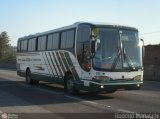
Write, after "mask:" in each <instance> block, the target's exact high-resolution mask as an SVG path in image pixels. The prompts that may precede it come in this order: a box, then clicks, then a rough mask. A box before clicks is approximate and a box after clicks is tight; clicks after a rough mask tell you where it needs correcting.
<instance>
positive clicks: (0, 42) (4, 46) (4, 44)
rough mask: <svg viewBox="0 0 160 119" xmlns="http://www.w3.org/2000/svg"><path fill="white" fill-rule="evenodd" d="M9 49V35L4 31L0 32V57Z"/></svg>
mask: <svg viewBox="0 0 160 119" xmlns="http://www.w3.org/2000/svg"><path fill="white" fill-rule="evenodd" d="M8 50H9V36H8V34H7V32H6V31H3V32H2V33H1V34H0V58H2V57H3V56H4V55H5V54H7V53H8Z"/></svg>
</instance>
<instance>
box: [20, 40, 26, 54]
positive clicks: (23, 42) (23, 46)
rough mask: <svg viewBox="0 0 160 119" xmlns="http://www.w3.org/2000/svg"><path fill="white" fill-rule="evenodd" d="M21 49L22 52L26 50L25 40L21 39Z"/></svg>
mask: <svg viewBox="0 0 160 119" xmlns="http://www.w3.org/2000/svg"><path fill="white" fill-rule="evenodd" d="M21 51H22V52H25V51H27V40H23V41H21Z"/></svg>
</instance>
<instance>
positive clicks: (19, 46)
mask: <svg viewBox="0 0 160 119" xmlns="http://www.w3.org/2000/svg"><path fill="white" fill-rule="evenodd" d="M20 48H21V44H20V41H18V47H17V51H18V52H20V50H21V49H20Z"/></svg>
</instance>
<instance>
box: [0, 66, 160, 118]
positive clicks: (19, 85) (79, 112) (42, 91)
mask: <svg viewBox="0 0 160 119" xmlns="http://www.w3.org/2000/svg"><path fill="white" fill-rule="evenodd" d="M0 113H1V114H3V115H0V119H1V116H2V117H3V116H4V117H5V116H6V115H5V114H7V116H8V117H10V118H18V119H20V118H26V119H28V118H34V119H36V118H37V119H44V118H45V119H53V117H54V119H57V118H58V119H66V118H70V119H78V118H83V119H85V118H87V119H94V118H97V119H100V118H101V119H102V118H106V119H110V118H121V117H116V116H117V115H116V114H117V113H131V114H132V113H134V114H135V113H136V114H141V113H153V114H156V119H158V118H160V115H159V114H158V113H160V82H153V81H144V85H143V87H142V90H140V91H118V92H116V93H114V94H91V93H88V92H81V93H80V94H79V95H74V96H73V95H67V94H65V93H64V89H63V87H62V86H57V85H53V84H49V83H44V82H41V83H40V84H39V85H35V86H30V85H27V84H25V80H24V78H22V77H19V76H17V74H16V71H12V70H3V69H0ZM115 115H116V116H115Z"/></svg>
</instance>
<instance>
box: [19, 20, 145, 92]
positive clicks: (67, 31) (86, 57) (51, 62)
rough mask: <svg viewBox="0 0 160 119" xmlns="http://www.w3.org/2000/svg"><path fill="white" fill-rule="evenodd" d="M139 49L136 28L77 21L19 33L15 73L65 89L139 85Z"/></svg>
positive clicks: (97, 89) (98, 89)
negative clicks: (56, 27)
mask: <svg viewBox="0 0 160 119" xmlns="http://www.w3.org/2000/svg"><path fill="white" fill-rule="evenodd" d="M142 49H143V45H142V41H141V40H140V39H139V36H138V30H137V29H136V28H133V27H128V26H121V25H114V24H103V23H86V22H77V23H75V24H73V25H69V26H65V27H62V28H58V29H55V30H50V31H47V32H43V33H37V34H34V35H29V36H25V37H22V38H19V39H18V46H17V74H18V75H20V76H23V77H26V82H27V83H28V84H37V83H39V81H46V82H51V83H55V84H61V85H64V88H65V91H66V92H67V93H77V92H79V91H80V90H85V91H91V92H107V93H113V92H115V91H117V90H118V89H124V90H138V89H140V87H141V85H142V84H143V63H142V57H143V50H142Z"/></svg>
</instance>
